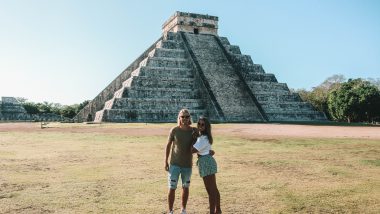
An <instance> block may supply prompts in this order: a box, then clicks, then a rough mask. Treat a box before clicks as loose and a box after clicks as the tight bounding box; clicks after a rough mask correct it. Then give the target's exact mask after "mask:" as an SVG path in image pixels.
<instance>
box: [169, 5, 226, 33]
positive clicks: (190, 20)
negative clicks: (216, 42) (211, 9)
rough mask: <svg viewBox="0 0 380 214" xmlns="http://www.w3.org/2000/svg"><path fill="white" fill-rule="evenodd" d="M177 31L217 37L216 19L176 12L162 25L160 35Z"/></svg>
mask: <svg viewBox="0 0 380 214" xmlns="http://www.w3.org/2000/svg"><path fill="white" fill-rule="evenodd" d="M179 31H181V32H187V33H194V34H212V35H215V36H217V35H218V17H217V16H209V15H201V14H195V13H184V12H178V11H177V12H176V13H175V14H174V15H173V16H171V17H170V18H169V19H168V20H167V21H166V22H165V23H164V24H163V25H162V33H163V34H165V33H167V32H174V33H177V32H179Z"/></svg>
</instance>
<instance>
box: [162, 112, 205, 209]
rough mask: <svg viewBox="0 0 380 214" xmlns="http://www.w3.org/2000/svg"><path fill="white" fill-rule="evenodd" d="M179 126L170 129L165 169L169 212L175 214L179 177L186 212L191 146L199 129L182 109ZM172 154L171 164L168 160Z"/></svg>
mask: <svg viewBox="0 0 380 214" xmlns="http://www.w3.org/2000/svg"><path fill="white" fill-rule="evenodd" d="M177 124H178V126H176V127H174V128H172V129H171V130H170V134H169V137H168V142H167V145H166V150H165V170H166V171H168V185H169V192H168V205H169V213H170V214H173V204H174V199H175V190H176V189H177V184H178V181H179V177H181V181H182V211H181V214H186V204H187V200H188V198H189V187H190V178H191V174H192V161H193V156H192V152H191V148H192V145H193V143H194V142H195V140H196V138H197V134H198V131H197V130H196V128H192V127H191V126H190V125H191V117H190V113H189V111H188V110H187V109H182V110H181V111H180V112H179V114H178V118H177ZM169 154H171V155H170V165H169V162H168V159H169Z"/></svg>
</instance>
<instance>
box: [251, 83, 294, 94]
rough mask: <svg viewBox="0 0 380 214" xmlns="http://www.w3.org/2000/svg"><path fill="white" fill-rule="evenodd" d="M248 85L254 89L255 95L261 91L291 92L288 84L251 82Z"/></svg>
mask: <svg viewBox="0 0 380 214" xmlns="http://www.w3.org/2000/svg"><path fill="white" fill-rule="evenodd" d="M247 84H248V86H249V87H250V88H251V89H252V91H253V93H256V92H261V91H274V92H279V91H289V88H288V85H287V84H286V83H278V82H259V81H249V82H247Z"/></svg>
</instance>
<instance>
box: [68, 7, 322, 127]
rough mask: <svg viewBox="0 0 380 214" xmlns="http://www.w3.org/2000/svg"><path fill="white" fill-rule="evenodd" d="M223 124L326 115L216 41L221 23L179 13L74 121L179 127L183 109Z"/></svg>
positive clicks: (223, 39)
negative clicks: (168, 124) (155, 39)
mask: <svg viewBox="0 0 380 214" xmlns="http://www.w3.org/2000/svg"><path fill="white" fill-rule="evenodd" d="M182 108H187V109H189V110H190V112H191V114H192V117H193V118H194V119H196V118H197V117H199V116H201V115H203V116H207V117H209V118H210V119H211V121H218V122H272V121H319V120H322V121H323V120H326V116H325V115H324V114H323V113H321V112H318V111H316V110H315V109H314V107H313V106H312V105H311V104H309V103H307V102H304V101H302V100H301V98H300V97H299V95H298V94H296V93H293V92H291V91H290V90H289V88H288V86H287V85H286V84H285V83H279V82H278V81H277V79H276V77H275V75H274V74H271V73H266V72H265V71H264V69H263V67H262V66H261V65H260V64H256V63H254V62H253V61H252V59H251V57H250V56H249V55H244V54H242V53H241V52H240V48H239V46H237V45H232V44H230V42H229V41H228V39H227V38H226V37H221V36H219V35H218V17H216V16H210V15H202V14H194V13H184V12H176V13H175V14H174V15H173V16H171V17H170V18H169V19H168V20H167V21H166V22H165V23H164V24H163V26H162V36H161V37H160V38H159V39H158V40H157V41H156V42H154V43H153V44H152V45H151V46H150V47H149V48H148V49H147V50H146V51H145V52H144V53H142V54H141V56H139V57H138V58H137V59H136V60H135V61H134V62H132V63H131V64H130V66H128V67H127V68H126V69H125V70H124V71H123V72H121V74H120V75H119V76H118V77H116V78H115V79H114V81H112V82H111V83H110V84H109V85H108V86H107V87H106V88H105V89H103V90H102V91H101V92H100V93H99V95H98V96H96V97H95V98H94V99H93V100H92V101H91V102H90V103H89V104H88V105H87V106H86V107H85V108H83V109H82V110H81V111H80V112H79V113H78V115H77V116H76V118H75V119H76V121H78V122H82V121H94V122H175V121H176V120H177V114H178V112H179V110H180V109H182Z"/></svg>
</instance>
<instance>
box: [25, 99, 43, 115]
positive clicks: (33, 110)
mask: <svg viewBox="0 0 380 214" xmlns="http://www.w3.org/2000/svg"><path fill="white" fill-rule="evenodd" d="M22 106H23V107H24V109H25V110H26V113H28V114H39V113H40V110H39V109H38V106H37V105H36V104H35V103H32V102H25V103H23V104H22Z"/></svg>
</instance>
